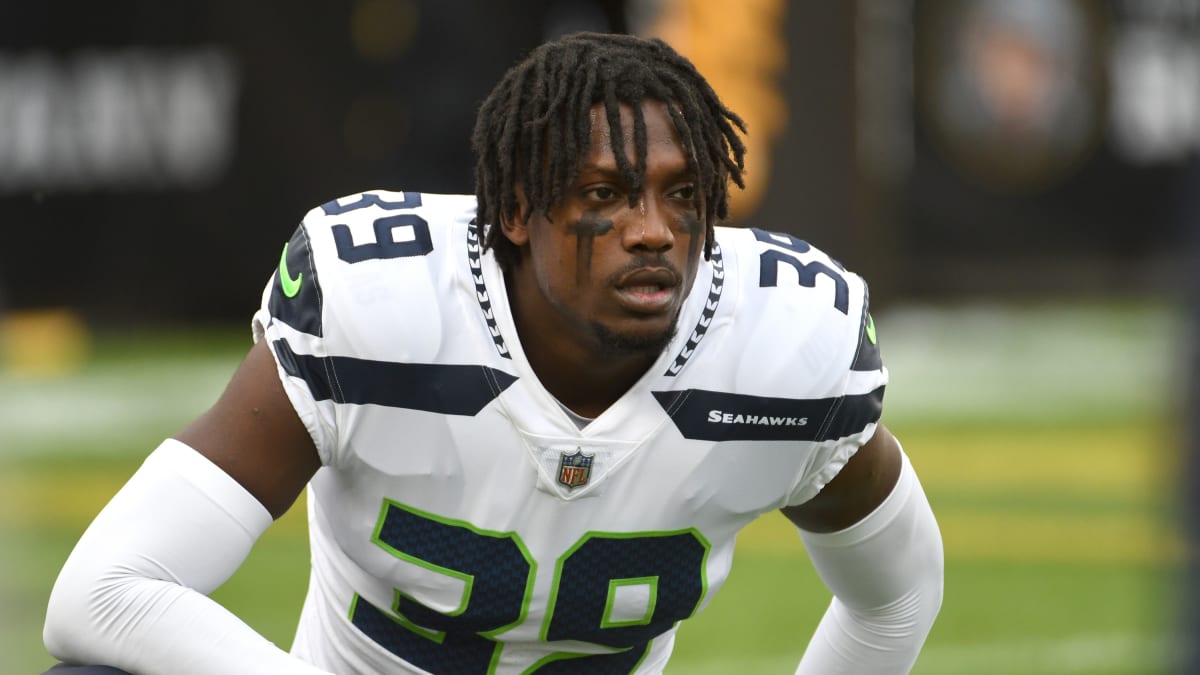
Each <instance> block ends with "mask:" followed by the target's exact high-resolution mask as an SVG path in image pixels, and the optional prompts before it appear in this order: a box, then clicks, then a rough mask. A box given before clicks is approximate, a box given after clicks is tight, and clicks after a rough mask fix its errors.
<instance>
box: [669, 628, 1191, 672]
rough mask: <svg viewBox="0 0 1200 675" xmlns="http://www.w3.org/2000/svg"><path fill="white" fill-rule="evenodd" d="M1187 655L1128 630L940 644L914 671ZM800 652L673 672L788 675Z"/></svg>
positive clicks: (1092, 664)
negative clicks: (1053, 637)
mask: <svg viewBox="0 0 1200 675" xmlns="http://www.w3.org/2000/svg"><path fill="white" fill-rule="evenodd" d="M1180 661H1181V657H1180V654H1179V651H1178V649H1177V648H1176V647H1175V646H1174V644H1173V643H1172V642H1171V641H1170V640H1169V639H1167V638H1165V637H1162V636H1158V637H1154V636H1147V635H1135V634H1128V633H1114V634H1080V635H1074V636H1070V637H1066V638H1061V639H1049V638H1048V639H1040V640H1023V641H1016V640H1011V641H1010V640H997V641H991V642H965V643H945V644H943V643H937V642H936V641H935V642H934V643H933V644H930V645H927V646H926V647H925V649H924V650H923V651H922V652H921V656H920V658H919V659H918V660H917V665H916V667H915V668H914V669H913V671H912V672H913V675H1015V674H1020V675H1104V674H1105V673H1116V672H1122V673H1139V674H1145V675H1151V674H1162V675H1166V674H1167V673H1171V672H1175V670H1174V669H1176V668H1178V666H1179V664H1180ZM798 662H799V655H797V656H796V657H794V658H792V657H786V656H781V655H778V654H773V655H769V656H768V655H762V656H758V657H755V658H751V659H746V658H738V659H729V660H725V659H710V660H708V661H707V662H706V663H702V664H701V663H686V662H679V661H675V662H673V663H672V665H670V666H668V667H667V669H666V673H667V675H727V674H728V673H738V675H784V674H786V673H791V672H793V671H794V670H795V668H796V664H797V663H798Z"/></svg>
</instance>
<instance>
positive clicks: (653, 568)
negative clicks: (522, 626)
mask: <svg viewBox="0 0 1200 675" xmlns="http://www.w3.org/2000/svg"><path fill="white" fill-rule="evenodd" d="M373 540H374V542H375V544H376V545H378V546H380V547H382V548H383V549H384V550H386V551H388V552H389V553H391V554H392V555H394V556H396V557H398V558H401V559H403V560H406V561H408V562H410V563H413V564H415V565H419V566H421V567H424V568H426V569H428V570H430V571H433V572H436V573H439V574H444V575H447V576H450V577H454V578H458V579H460V580H462V581H463V582H464V591H463V596H462V600H461V603H460V605H459V607H457V608H456V609H454V610H452V611H450V612H446V613H442V612H438V611H435V610H433V609H431V608H429V607H426V606H425V605H422V604H421V603H419V602H417V601H416V600H414V599H413V598H410V597H408V596H406V595H404V594H403V593H401V592H400V591H398V590H397V591H393V601H392V605H391V607H390V608H389V610H390V611H385V610H383V609H380V608H378V607H376V606H374V605H372V604H371V603H369V602H367V600H366V599H364V598H362V597H361V596H358V595H355V597H354V599H353V602H352V604H351V606H350V621H351V622H352V623H353V624H354V625H355V626H357V627H358V628H359V630H361V631H362V632H363V633H364V634H366V635H367V636H368V637H370V638H371V639H372V640H374V641H375V642H377V643H378V644H379V645H380V646H382V647H384V648H385V649H387V650H388V651H390V652H392V653H393V654H395V655H396V656H399V657H400V658H402V659H404V660H405V661H408V662H409V663H411V664H413V665H415V666H417V667H419V668H422V669H424V670H427V671H429V672H433V673H456V674H462V675H471V674H475V673H479V674H486V673H491V672H494V670H495V668H496V664H497V662H498V661H499V658H500V652H501V651H502V650H503V648H504V643H503V642H500V641H497V640H496V639H495V636H496V635H497V634H499V633H501V632H503V631H505V630H508V629H509V628H511V627H513V626H515V625H516V624H518V623H520V622H521V621H522V620H524V618H525V616H526V613H527V611H528V608H529V599H530V595H531V593H532V590H533V582H534V572H535V570H536V566H535V564H534V561H533V559H532V558H531V556H530V555H529V552H528V551H527V550H526V548H525V545H524V543H523V542H522V541H521V539H520V537H518V536H517V535H516V534H515V533H512V532H491V531H487V530H483V529H480V528H477V527H475V526H473V525H471V524H469V523H465V522H462V521H456V520H450V519H445V518H440V517H438V516H435V515H433V514H429V513H425V512H422V511H418V510H416V509H413V508H411V507H408V506H405V505H402V504H399V503H396V502H393V501H390V500H385V501H384V504H383V510H382V512H381V513H380V516H379V522H378V524H377V525H376V528H375V535H374V537H373ZM708 550H709V545H708V542H707V541H706V540H705V539H704V537H702V536H701V535H700V534H699V533H698V532H696V531H694V530H681V531H675V532H644V533H620V534H612V533H596V532H593V533H589V534H587V535H585V536H584V537H583V538H582V539H580V540H579V541H578V542H577V543H576V544H575V545H574V546H573V547H571V548H570V549H568V551H567V552H566V553H564V554H563V555H562V557H560V558H559V560H558V562H557V566H556V568H555V573H554V587H553V589H552V590H551V596H550V603H549V607H548V609H547V615H546V617H545V620H544V622H543V625H542V629H541V636H542V638H543V639H544V640H547V641H559V640H573V641H583V642H591V643H594V644H598V645H604V646H606V647H608V648H610V649H612V650H613V653H611V654H598V655H597V654H590V655H589V654H579V653H569V652H563V653H556V654H553V655H551V656H549V657H546V658H544V659H542V660H541V661H539V662H538V663H536V664H534V665H533V666H531V667H530V668H529V669H528V670H526V671H525V672H526V673H537V674H538V675H559V674H560V673H561V674H566V673H578V672H589V673H613V674H617V673H629V672H631V671H633V670H634V669H635V668H637V665H638V664H639V663H641V661H642V659H643V658H645V656H646V653H647V651H648V649H649V643H650V641H651V640H653V639H654V638H655V637H656V636H658V635H660V634H662V633H663V632H665V631H667V630H669V629H670V628H671V626H673V625H674V624H675V623H676V622H678V621H680V620H682V619H686V618H687V617H689V616H691V615H692V614H694V613H695V612H696V609H697V608H698V607H699V606H700V601H701V599H702V598H703V596H704V592H705V585H706V584H705V582H704V566H705V562H706V560H707V557H708ZM632 587H636V588H637V590H638V591H640V593H641V596H640V597H641V598H642V606H644V608H645V611H644V612H642V613H641V614H640V615H637V616H629V615H626V614H620V613H619V611H618V609H616V601H615V600H614V598H616V597H617V596H618V594H619V593H620V592H621V590H622V589H628V588H632Z"/></svg>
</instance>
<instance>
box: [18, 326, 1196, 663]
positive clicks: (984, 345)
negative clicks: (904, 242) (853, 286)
mask: <svg viewBox="0 0 1200 675" xmlns="http://www.w3.org/2000/svg"><path fill="white" fill-rule="evenodd" d="M877 325H878V326H879V334H880V338H881V344H882V346H883V350H884V359H885V362H887V363H888V365H889V368H890V370H891V372H892V385H891V386H890V387H889V392H888V401H887V403H886V404H885V422H886V423H888V425H889V426H890V427H891V428H892V429H893V431H895V432H896V434H897V436H899V437H900V438H901V440H902V441H903V443H904V445H905V447H906V449H907V451H908V452H909V454H910V456H911V457H912V458H913V462H914V464H915V465H916V467H917V470H918V472H919V474H920V476H921V478H922V481H923V483H924V485H925V487H926V490H927V492H928V493H929V496H930V501H931V502H932V504H933V506H934V509H935V511H936V513H937V515H938V519H939V522H940V524H941V527H942V534H943V538H944V540H945V547H946V563H947V567H946V595H945V603H944V606H943V609H942V613H941V615H940V617H939V620H938V623H937V625H936V626H935V627H934V630H933V633H932V635H931V636H930V638H929V641H928V643H927V645H926V648H925V651H924V652H923V654H922V657H921V659H920V661H919V662H918V665H917V668H916V671H915V672H917V673H924V674H927V675H934V674H951V673H953V674H957V675H975V674H985V673H996V674H1000V673H1005V674H1012V673H1021V674H1035V673H1047V674H1063V673H1110V674H1118V673H1119V674H1129V675H1132V674H1153V673H1167V672H1170V671H1171V669H1172V665H1173V663H1174V662H1175V661H1176V656H1175V653H1176V650H1175V649H1174V648H1173V646H1172V645H1173V639H1172V634H1173V631H1174V629H1175V613H1176V612H1177V607H1176V605H1175V602H1176V597H1177V595H1178V591H1177V588H1178V583H1177V579H1176V578H1175V577H1176V576H1177V574H1178V569H1179V568H1180V563H1181V562H1182V559H1183V554H1184V553H1183V550H1184V544H1183V540H1182V538H1181V536H1180V535H1179V533H1178V528H1177V525H1176V522H1175V521H1176V514H1175V511H1174V503H1175V501H1176V496H1177V490H1176V485H1175V483H1174V481H1175V476H1177V475H1178V473H1179V471H1178V468H1179V463H1180V457H1179V453H1178V447H1179V446H1180V439H1179V438H1178V432H1177V430H1176V425H1175V423H1174V422H1173V421H1172V420H1173V419H1175V418H1176V417H1177V415H1178V411H1177V410H1175V409H1174V404H1173V401H1174V400H1175V398H1176V397H1175V393H1176V392H1178V391H1180V390H1181V383H1180V382H1177V381H1176V380H1175V375H1174V372H1175V371H1174V367H1175V366H1176V364H1177V362H1178V355H1179V353H1180V350H1179V345H1180V344H1181V341H1182V339H1183V336H1182V335H1181V334H1180V332H1179V330H1178V325H1179V322H1178V321H1177V320H1176V319H1175V317H1174V316H1173V315H1172V313H1171V312H1170V311H1169V310H1165V309H1161V308H1159V309H1144V308H1138V307H1118V308H1113V307H1105V308H1097V307H1076V308H1072V307H1063V306H1044V307H1024V308H1020V309H1013V308H1003V307H999V308H997V307H993V308H980V307H969V308H958V309H955V310H953V311H949V310H945V309H941V310H932V309H930V310H922V309H917V308H910V309H908V310H905V311H903V312H894V313H891V314H884V315H882V316H879V317H877ZM244 340H245V338H244V337H243V336H242V335H241V334H237V333H233V334H231V333H229V332H224V331H217V332H213V333H211V334H208V333H205V334H202V335H198V336H197V335H192V336H187V337H181V336H180V335H178V334H175V333H158V334H148V335H134V334H123V335H120V336H107V337H103V336H102V337H101V338H99V339H98V340H97V341H96V343H95V344H94V348H93V357H92V358H91V359H90V360H89V361H88V362H87V364H86V365H85V366H84V367H83V368H82V369H81V370H79V371H78V372H76V373H72V374H69V375H61V376H56V377H34V376H28V375H22V374H20V373H18V372H13V371H11V370H10V371H9V372H8V373H6V374H0V571H3V574H0V674H3V675H9V674H12V675H24V674H33V673H39V672H41V670H42V669H44V668H46V667H47V666H48V665H49V664H50V663H51V659H50V658H49V657H48V656H47V655H46V654H45V653H44V651H43V650H42V648H41V638H40V635H41V624H42V620H43V618H44V611H45V602H46V597H47V594H48V592H49V589H50V586H51V585H52V583H53V580H54V577H55V575H56V574H57V572H58V568H59V566H60V565H61V564H62V562H63V560H64V559H65V558H66V555H67V554H68V552H69V551H70V549H71V547H72V545H73V544H74V542H75V540H76V538H77V537H78V536H79V534H80V533H81V532H82V530H83V528H84V527H86V525H87V523H88V521H89V520H90V518H91V517H92V516H93V515H94V514H95V513H96V511H98V510H99V509H100V507H101V506H103V504H104V503H105V502H106V500H107V499H108V498H109V496H111V494H112V493H113V492H114V491H115V490H117V489H118V488H119V487H120V485H121V483H122V482H123V481H124V480H125V478H127V477H128V475H129V474H130V473H132V471H133V470H134V469H135V468H136V466H137V464H138V463H139V462H140V460H141V458H142V457H143V456H144V455H145V454H146V453H147V452H148V451H149V450H150V449H151V448H153V447H154V446H155V445H156V444H157V443H158V442H159V440H161V438H162V437H164V436H165V435H168V434H170V433H172V432H173V431H175V430H176V429H177V428H178V427H179V426H180V425H182V424H183V423H184V422H186V421H187V420H188V419H189V418H190V417H192V416H193V415H195V414H196V413H198V412H200V411H201V410H203V408H204V407H205V406H207V404H208V403H209V402H211V401H212V399H213V398H214V397H215V396H216V395H217V393H218V392H219V391H220V388H221V386H222V385H223V383H224V381H225V380H226V379H227V378H228V376H229V374H230V373H231V372H232V370H233V368H234V367H235V365H236V363H237V360H238V357H239V354H240V353H241V352H242V351H243V350H244V349H245V346H246V344H245V342H244ZM306 580H307V542H306V538H305V526H304V522H303V510H302V509H301V508H295V509H293V510H292V512H291V513H289V514H288V515H287V516H286V517H285V518H284V519H283V520H282V521H281V522H280V523H279V524H277V525H276V526H275V527H273V528H272V529H271V530H270V531H269V532H268V533H267V535H266V536H264V538H263V539H262V540H261V542H260V543H259V545H258V546H257V547H256V549H255V551H254V552H253V554H252V555H251V557H250V559H249V560H248V561H247V563H246V565H245V566H244V567H243V568H242V569H241V570H240V571H239V572H238V573H237V575H235V576H234V578H233V579H232V580H230V581H229V583H227V584H226V585H225V586H224V587H222V588H221V589H220V590H219V591H218V592H217V594H216V595H217V597H218V598H219V599H220V601H221V602H223V603H225V604H227V605H228V606H230V607H231V608H232V609H233V610H234V611H235V612H236V613H238V614H239V615H241V616H243V617H244V618H245V619H246V620H247V621H248V622H249V623H250V624H251V625H253V626H254V627H256V628H258V629H259V630H260V631H262V632H263V633H264V634H265V635H267V636H268V637H269V638H271V639H272V640H274V641H276V642H278V643H280V644H283V645H287V644H289V642H290V637H291V632H292V629H293V626H294V622H295V617H296V616H297V612H298V608H299V606H300V603H301V601H302V598H303V594H304V588H305V584H306ZM828 598H829V594H828V592H827V591H825V590H824V587H823V586H822V585H821V583H820V580H819V579H817V577H816V575H815V574H814V572H813V570H812V567H811V565H810V563H809V562H808V560H807V558H806V557H805V555H804V551H803V549H802V547H801V546H800V542H799V539H798V537H797V536H796V535H795V533H794V531H793V530H792V529H791V528H790V527H789V526H788V525H787V523H786V521H785V520H784V519H783V518H782V517H780V516H768V517H766V518H764V519H761V520H760V521H759V522H757V523H756V524H755V525H753V526H751V527H750V528H749V529H748V530H747V531H746V532H744V533H743V535H742V537H741V538H740V539H739V544H738V559H737V561H736V563H735V565H734V571H733V575H732V577H731V578H730V580H729V582H728V583H727V584H726V586H725V589H724V590H723V591H722V593H721V594H720V595H719V596H717V597H716V598H715V599H714V600H713V601H712V603H711V605H710V606H709V608H708V609H707V610H706V611H705V612H704V613H703V614H702V615H700V616H699V617H697V618H696V619H694V620H692V621H691V622H689V623H687V624H685V625H684V626H683V628H682V629H681V631H680V635H679V639H678V643H677V648H676V656H675V659H674V660H673V665H672V667H671V668H669V669H668V672H670V673H681V674H690V673H696V674H708V673H712V674H714V675H715V674H717V673H730V672H737V673H739V675H755V674H757V673H791V672H792V670H793V669H794V667H795V664H796V662H797V660H798V659H799V656H800V654H801V652H802V651H803V649H804V645H805V642H806V641H807V639H808V636H809V635H810V634H811V631H812V628H813V627H814V626H815V624H816V621H817V620H818V618H819V617H820V615H821V613H822V612H823V611H824V609H825V606H826V604H827V602H828Z"/></svg>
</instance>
